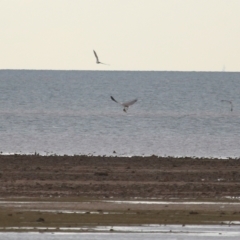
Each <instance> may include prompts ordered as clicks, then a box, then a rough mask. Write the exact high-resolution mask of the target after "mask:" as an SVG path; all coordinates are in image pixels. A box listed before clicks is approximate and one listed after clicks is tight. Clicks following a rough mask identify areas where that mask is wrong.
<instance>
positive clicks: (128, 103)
mask: <svg viewBox="0 0 240 240" xmlns="http://www.w3.org/2000/svg"><path fill="white" fill-rule="evenodd" d="M136 101H137V98H136V99H134V100H132V101H129V102H125V103H123V104H122V105H123V106H124V107H128V106H131V105H133V104H134V103H135V102H136Z"/></svg>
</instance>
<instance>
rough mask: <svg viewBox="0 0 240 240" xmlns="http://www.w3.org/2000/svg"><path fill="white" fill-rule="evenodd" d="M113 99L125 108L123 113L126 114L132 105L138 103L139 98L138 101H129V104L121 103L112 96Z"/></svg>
mask: <svg viewBox="0 0 240 240" xmlns="http://www.w3.org/2000/svg"><path fill="white" fill-rule="evenodd" d="M111 99H112V100H113V101H114V102H116V103H118V104H120V105H122V106H123V111H124V112H127V110H128V107H129V106H131V105H133V104H134V103H135V102H136V101H137V98H136V99H134V100H132V101H129V102H125V103H120V102H118V101H117V100H115V99H114V97H113V96H111Z"/></svg>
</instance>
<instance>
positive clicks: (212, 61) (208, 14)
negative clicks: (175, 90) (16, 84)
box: [0, 0, 240, 71]
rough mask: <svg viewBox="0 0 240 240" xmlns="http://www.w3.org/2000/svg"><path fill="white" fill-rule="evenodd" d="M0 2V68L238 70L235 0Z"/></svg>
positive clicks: (239, 21)
mask: <svg viewBox="0 0 240 240" xmlns="http://www.w3.org/2000/svg"><path fill="white" fill-rule="evenodd" d="M0 3H1V5H0V6H1V7H0V29H1V30H0V69H56V70H110V71H113V70H154V71H222V70H223V68H224V67H225V70H226V71H240V0H0ZM93 49H94V50H95V51H96V52H97V53H98V56H99V59H100V61H102V62H105V63H109V64H110V66H105V65H101V64H96V61H95V57H94V55H93Z"/></svg>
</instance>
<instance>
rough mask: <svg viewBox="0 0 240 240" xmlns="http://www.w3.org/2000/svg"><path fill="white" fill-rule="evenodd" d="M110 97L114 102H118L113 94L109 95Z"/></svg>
mask: <svg viewBox="0 0 240 240" xmlns="http://www.w3.org/2000/svg"><path fill="white" fill-rule="evenodd" d="M111 99H112V100H113V101H114V102H116V103H119V102H118V101H117V100H115V99H114V97H113V96H111Z"/></svg>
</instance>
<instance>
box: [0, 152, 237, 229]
mask: <svg viewBox="0 0 240 240" xmlns="http://www.w3.org/2000/svg"><path fill="white" fill-rule="evenodd" d="M0 166H1V168H0V197H1V199H0V200H1V201H0V212H1V214H0V216H1V217H0V227H2V229H1V230H4V228H5V227H10V226H52V227H53V226H54V227H60V226H65V225H69V226H83V225H84V224H85V225H86V224H88V225H101V224H105V225H111V224H116V225H119V224H120V225H121V224H122V225H124V224H127V225H129V224H173V223H174V224H191V223H194V224H216V223H219V224H220V223H225V222H230V221H235V222H237V221H240V211H239V209H240V205H239V204H240V201H239V197H240V160H239V159H227V160H223V159H194V158H171V157H167V158H162V157H156V156H151V157H132V158H127V157H100V156H99V157H94V156H38V155H9V156H6V155H0ZM229 197H232V198H229ZM115 200H128V201H129V200H130V201H137V200H143V201H155V203H153V204H149V203H147V202H141V203H139V202H138V203H136V202H135V204H133V203H131V202H124V203H118V204H117V203H115V202H111V201H115ZM26 201H27V202H28V203H26ZM160 201H162V203H160V204H159V202H160ZM163 201H164V202H163ZM174 201H175V203H174ZM172 202H173V203H172ZM183 202H184V203H183ZM191 202H192V203H191ZM202 202H204V203H205V204H202ZM215 203H217V204H215ZM66 211H68V212H66ZM77 212H78V213H77Z"/></svg>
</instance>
